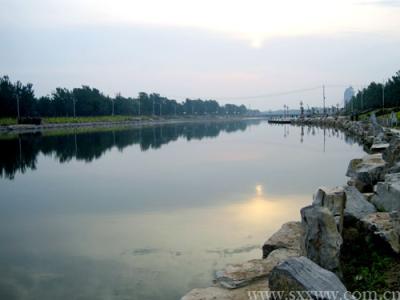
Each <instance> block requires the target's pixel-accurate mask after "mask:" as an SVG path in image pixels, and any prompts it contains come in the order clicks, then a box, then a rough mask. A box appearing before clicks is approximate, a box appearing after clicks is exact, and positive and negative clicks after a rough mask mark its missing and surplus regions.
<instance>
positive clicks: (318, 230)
mask: <svg viewBox="0 0 400 300" xmlns="http://www.w3.org/2000/svg"><path fill="white" fill-rule="evenodd" d="M301 218H302V224H303V226H304V244H303V246H304V253H306V256H307V257H308V258H310V259H311V260H313V261H314V262H316V263H317V264H319V265H320V266H321V267H323V268H325V269H328V270H330V271H333V272H335V273H338V274H340V261H339V257H340V247H341V245H342V243H343V240H342V237H341V235H340V233H339V231H338V228H337V226H336V222H335V218H334V216H333V214H332V213H331V212H330V211H329V209H328V208H326V207H321V206H316V205H311V206H307V207H304V208H302V209H301Z"/></svg>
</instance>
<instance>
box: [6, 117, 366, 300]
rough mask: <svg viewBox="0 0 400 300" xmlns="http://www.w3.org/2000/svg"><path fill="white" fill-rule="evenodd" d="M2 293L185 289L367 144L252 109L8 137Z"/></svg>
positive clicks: (175, 294) (152, 295)
mask: <svg viewBox="0 0 400 300" xmlns="http://www.w3.org/2000/svg"><path fill="white" fill-rule="evenodd" d="M0 149H1V157H0V175H1V176H0V299H7V300H12V299H32V300H33V299H40V300H47V299H48V300H53V299H58V300H64V299H65V300H73V299H79V300H83V299H88V300H89V299H100V300H103V299H107V300H108V299H112V300H114V299H118V300H122V299H124V300H127V299H135V300H136V299H137V300H148V299H164V300H170V299H171V300H172V299H179V298H180V297H181V296H182V295H183V294H184V293H186V292H187V291H189V290H190V289H192V288H194V287H205V286H208V285H210V284H211V281H212V279H213V272H214V271H215V270H216V269H218V268H221V267H223V266H224V265H225V264H227V263H230V262H242V261H245V260H249V259H253V258H260V257H261V245H262V243H263V242H264V241H265V240H266V239H267V238H268V237H269V236H270V235H271V234H272V233H273V232H274V231H276V230H277V229H278V228H279V227H280V226H281V225H282V223H284V222H287V221H292V220H299V219H300V215H299V209H300V208H301V207H303V206H305V205H308V204H309V203H310V202H311V201H312V194H313V192H314V191H315V189H316V188H317V187H318V186H321V185H325V186H336V185H340V184H344V183H345V182H346V177H345V175H344V174H345V171H346V168H347V164H348V162H349V160H350V159H352V158H355V157H360V156H362V155H363V151H362V147H361V146H359V145H358V144H356V143H355V142H353V141H352V139H351V138H348V137H345V136H344V135H343V134H342V133H340V132H337V131H334V130H331V129H326V130H324V129H318V128H311V127H310V128H309V127H303V128H302V127H294V126H288V125H287V126H271V125H269V124H268V123H267V122H265V121H260V120H247V121H235V122H233V121H231V122H218V123H216V122H214V123H201V124H200V123H196V124H180V125H166V126H155V127H145V128H141V129H132V128H130V129H128V128H116V129H106V130H102V131H97V132H96V131H93V132H76V131H73V130H70V131H66V132H63V133H45V134H23V135H17V136H15V135H14V136H13V135H3V136H0Z"/></svg>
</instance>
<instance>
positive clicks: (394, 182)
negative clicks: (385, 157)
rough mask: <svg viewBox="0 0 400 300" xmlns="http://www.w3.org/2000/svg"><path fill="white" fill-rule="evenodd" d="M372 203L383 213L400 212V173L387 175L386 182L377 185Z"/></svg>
mask: <svg viewBox="0 0 400 300" xmlns="http://www.w3.org/2000/svg"><path fill="white" fill-rule="evenodd" d="M371 201H372V203H373V204H375V206H376V207H377V208H378V209H379V210H382V211H393V210H397V211H399V210H400V173H393V174H387V175H386V176H385V181H384V182H378V184H377V185H376V194H375V195H374V196H373V197H372V199H371Z"/></svg>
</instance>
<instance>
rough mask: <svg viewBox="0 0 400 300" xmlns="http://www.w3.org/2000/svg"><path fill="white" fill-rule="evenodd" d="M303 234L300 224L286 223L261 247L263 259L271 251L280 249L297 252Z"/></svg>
mask: <svg viewBox="0 0 400 300" xmlns="http://www.w3.org/2000/svg"><path fill="white" fill-rule="evenodd" d="M303 234H304V229H303V226H302V225H301V222H288V223H285V224H283V225H282V227H281V228H280V229H279V230H278V231H277V232H275V233H274V234H273V235H272V236H271V237H270V238H269V239H268V240H267V241H266V242H265V243H264V245H263V247H262V250H263V258H266V257H267V256H268V255H269V254H270V253H271V252H272V251H274V250H276V249H280V248H286V249H294V250H297V251H298V252H299V256H300V248H301V247H300V242H301V238H302V236H303Z"/></svg>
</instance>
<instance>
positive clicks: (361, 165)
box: [346, 153, 386, 187]
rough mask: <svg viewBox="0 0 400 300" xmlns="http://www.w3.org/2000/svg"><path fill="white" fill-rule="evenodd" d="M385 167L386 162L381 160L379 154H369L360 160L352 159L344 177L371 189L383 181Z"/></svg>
mask: <svg viewBox="0 0 400 300" xmlns="http://www.w3.org/2000/svg"><path fill="white" fill-rule="evenodd" d="M385 166H386V162H385V161H384V160H383V159H382V154H381V153H377V154H371V155H367V156H364V157H363V158H361V159H352V160H351V161H350V163H349V166H348V168H347V173H346V175H347V176H349V177H351V178H355V179H357V180H359V181H361V182H363V183H365V184H366V185H368V186H370V187H372V186H373V185H374V184H376V183H377V182H378V181H381V180H383V172H384V169H385Z"/></svg>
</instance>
